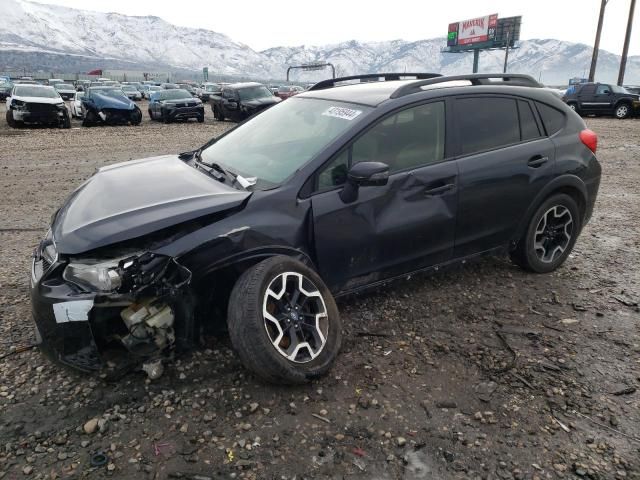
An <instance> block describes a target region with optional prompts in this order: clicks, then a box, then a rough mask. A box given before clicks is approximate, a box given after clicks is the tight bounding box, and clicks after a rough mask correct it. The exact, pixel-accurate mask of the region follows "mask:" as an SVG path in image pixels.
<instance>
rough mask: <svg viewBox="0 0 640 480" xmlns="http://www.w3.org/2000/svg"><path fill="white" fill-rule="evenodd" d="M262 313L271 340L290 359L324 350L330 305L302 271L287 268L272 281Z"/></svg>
mask: <svg viewBox="0 0 640 480" xmlns="http://www.w3.org/2000/svg"><path fill="white" fill-rule="evenodd" d="M262 315H263V319H264V326H265V329H266V331H267V335H268V336H269V340H270V341H271V343H272V344H273V346H274V348H275V349H276V351H277V352H278V353H280V355H282V356H283V357H285V358H286V359H287V360H290V361H292V362H295V363H307V362H310V361H311V360H313V359H314V358H316V357H317V356H318V355H319V354H320V352H322V350H323V348H324V346H325V344H326V342H327V337H328V333H329V318H328V315H327V307H326V305H325V302H324V299H323V298H322V294H321V293H320V291H319V290H318V288H317V287H316V286H315V285H314V284H313V282H312V281H311V280H309V279H308V278H307V277H305V276H304V275H302V274H301V273H297V272H284V273H281V274H279V275H278V276H276V277H275V278H274V279H273V280H272V281H271V282H270V283H269V285H268V286H267V288H266V290H265V293H264V301H263V306H262Z"/></svg>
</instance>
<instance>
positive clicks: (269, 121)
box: [202, 87, 371, 188]
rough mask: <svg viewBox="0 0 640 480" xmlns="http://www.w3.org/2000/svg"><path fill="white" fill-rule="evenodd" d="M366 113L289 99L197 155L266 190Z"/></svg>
mask: <svg viewBox="0 0 640 480" xmlns="http://www.w3.org/2000/svg"><path fill="white" fill-rule="evenodd" d="M262 88H265V87H262ZM265 89H266V88H265ZM370 110H371V107H364V106H361V105H351V104H348V103H342V102H334V101H328V100H318V99H311V98H296V97H294V98H291V99H289V100H287V101H286V102H282V103H279V104H278V105H275V106H274V107H272V108H269V109H268V110H265V111H264V112H262V113H261V114H259V115H257V116H256V117H254V118H253V119H251V120H249V121H247V122H246V123H244V124H242V125H240V126H239V127H237V128H236V129H234V130H233V131H231V132H229V133H228V134H227V135H225V136H224V137H222V138H220V139H219V140H218V141H217V142H215V143H214V144H213V145H211V146H210V147H208V148H207V149H205V150H203V151H202V161H203V162H205V163H209V164H211V163H217V164H219V165H222V166H223V167H224V168H226V169H228V170H230V171H231V172H234V173H238V174H240V175H242V176H243V177H247V178H251V177H256V178H257V179H258V183H257V184H256V186H257V188H270V187H272V186H274V185H277V184H280V183H282V181H283V180H285V179H286V178H288V177H290V176H291V175H292V174H293V173H294V172H295V171H296V170H298V169H299V168H301V167H302V166H303V165H305V164H306V163H308V162H309V161H310V160H311V159H312V158H313V157H314V156H315V155H317V154H318V153H319V152H320V151H321V150H322V149H323V148H324V147H326V146H327V145H328V144H329V143H330V142H332V141H333V140H335V139H336V138H337V137H338V136H339V135H340V134H342V133H343V132H344V131H346V130H347V129H348V128H349V127H350V126H352V125H353V123H354V122H356V121H358V120H360V118H362V117H363V116H364V115H363V114H365V113H366V112H369V111H370Z"/></svg>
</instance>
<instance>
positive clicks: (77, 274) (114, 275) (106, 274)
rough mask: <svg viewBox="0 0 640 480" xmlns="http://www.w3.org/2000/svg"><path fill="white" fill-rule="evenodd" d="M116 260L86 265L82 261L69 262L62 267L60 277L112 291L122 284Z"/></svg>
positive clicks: (103, 290) (97, 288)
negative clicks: (62, 271)
mask: <svg viewBox="0 0 640 480" xmlns="http://www.w3.org/2000/svg"><path fill="white" fill-rule="evenodd" d="M117 267H118V261H109V262H103V263H95V264H93V265H86V264H82V263H70V264H69V265H67V267H66V268H65V269H64V273H63V274H62V277H63V278H64V279H65V280H66V281H68V282H71V283H75V284H76V285H78V286H80V287H83V288H89V289H91V290H98V291H100V292H112V291H114V290H117V289H118V288H119V287H120V286H121V285H122V278H121V277H120V274H119V273H118V272H117V270H116V269H117Z"/></svg>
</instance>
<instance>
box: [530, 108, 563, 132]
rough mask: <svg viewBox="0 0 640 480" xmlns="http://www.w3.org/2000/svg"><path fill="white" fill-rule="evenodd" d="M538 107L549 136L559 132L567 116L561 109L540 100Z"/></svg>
mask: <svg viewBox="0 0 640 480" xmlns="http://www.w3.org/2000/svg"><path fill="white" fill-rule="evenodd" d="M536 107H537V108H538V112H540V117H541V118H542V123H543V124H544V128H545V130H546V131H547V135H548V136H551V135H554V134H556V133H558V132H559V131H560V130H561V129H562V127H564V121H565V117H564V113H562V112H561V111H560V110H557V109H555V108H553V107H550V106H549V105H547V104H545V103H540V102H536Z"/></svg>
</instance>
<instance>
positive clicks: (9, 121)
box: [6, 110, 18, 128]
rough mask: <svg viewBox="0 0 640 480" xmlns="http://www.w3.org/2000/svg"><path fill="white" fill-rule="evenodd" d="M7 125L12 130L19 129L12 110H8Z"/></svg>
mask: <svg viewBox="0 0 640 480" xmlns="http://www.w3.org/2000/svg"><path fill="white" fill-rule="evenodd" d="M6 118H7V124H8V125H9V126H10V127H11V128H17V127H18V122H16V120H15V118H13V112H12V111H11V110H7V116H6Z"/></svg>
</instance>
